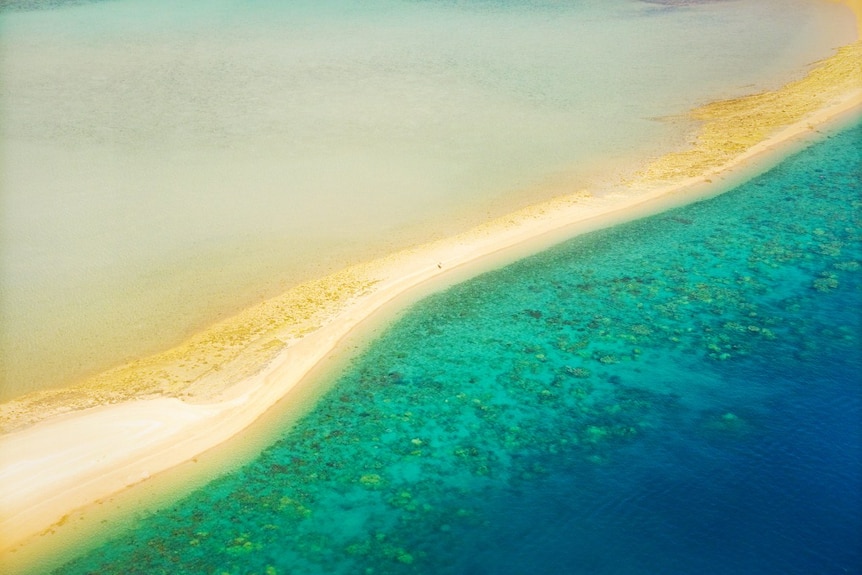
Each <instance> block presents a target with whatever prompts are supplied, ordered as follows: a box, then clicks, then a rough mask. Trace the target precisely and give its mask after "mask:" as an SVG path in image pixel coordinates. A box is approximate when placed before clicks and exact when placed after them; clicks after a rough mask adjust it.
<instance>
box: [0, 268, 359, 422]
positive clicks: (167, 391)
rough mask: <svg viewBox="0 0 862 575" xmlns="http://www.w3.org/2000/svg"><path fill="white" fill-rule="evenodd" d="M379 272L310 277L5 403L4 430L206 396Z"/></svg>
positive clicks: (312, 325) (342, 303)
mask: <svg viewBox="0 0 862 575" xmlns="http://www.w3.org/2000/svg"><path fill="white" fill-rule="evenodd" d="M375 281H376V280H374V279H372V273H371V272H370V269H369V268H368V267H367V266H354V267H351V268H348V269H346V270H342V271H340V272H337V273H334V274H332V275H329V276H327V277H324V278H322V279H318V280H313V281H309V282H306V283H303V284H301V285H298V286H296V287H294V288H293V289H291V290H289V291H287V292H286V293H284V294H282V295H280V296H278V297H275V298H272V299H269V300H266V301H264V302H262V303H260V304H258V305H255V306H253V307H251V308H249V309H247V310H245V311H243V312H241V313H239V314H237V315H236V316H233V317H231V318H229V319H227V320H224V321H222V322H219V323H217V324H215V325H213V326H212V327H210V328H208V329H207V330H205V331H203V332H201V333H199V334H196V335H194V336H192V337H191V338H189V339H188V340H186V341H185V342H183V343H182V344H180V345H178V346H176V347H173V348H171V349H168V350H166V351H164V352H161V353H158V354H155V355H152V356H149V357H144V358H141V359H137V360H134V361H132V362H130V363H127V364H124V365H120V366H118V367H115V368H113V369H110V370H108V371H105V372H102V373H99V374H97V375H94V376H92V377H88V378H86V379H84V380H83V381H81V382H80V383H78V384H76V385H72V386H69V387H63V388H58V389H47V390H41V391H37V392H33V393H29V394H27V395H24V396H21V397H19V398H15V399H12V400H10V401H7V402H5V403H3V404H0V432H3V433H7V432H10V431H14V430H16V429H19V428H22V427H25V426H27V425H30V424H33V423H36V422H38V421H40V420H43V419H46V418H49V417H51V416H54V415H58V414H61V413H65V412H69V411H75V410H80V409H86V408H88V407H95V406H99V405H106V404H112V403H119V402H122V401H128V400H131V399H139V398H143V397H152V396H162V397H179V398H183V399H185V400H188V401H204V400H207V399H211V398H213V397H215V396H217V395H218V394H219V393H221V392H223V391H224V390H225V389H227V388H228V387H230V386H231V385H233V384H235V383H238V382H240V381H242V380H243V379H245V378H247V377H249V376H251V375H253V374H255V373H257V372H258V371H260V370H261V369H262V368H263V367H264V366H266V365H267V364H268V363H269V362H270V361H272V359H273V358H274V357H275V356H276V355H277V354H278V353H279V352H280V351H282V350H283V349H284V348H285V347H287V346H288V345H290V343H291V342H292V341H295V340H296V339H298V338H301V337H303V336H304V335H306V334H308V333H310V332H313V331H315V330H316V329H318V328H319V327H320V326H321V325H323V324H324V323H325V322H326V320H327V318H330V317H331V316H333V315H334V314H336V313H337V312H338V311H340V310H342V309H344V308H345V307H346V306H347V305H348V304H349V303H350V301H352V299H354V298H355V297H357V296H359V295H361V294H363V293H364V292H366V291H367V290H368V289H370V288H371V286H373V284H374V283H375Z"/></svg>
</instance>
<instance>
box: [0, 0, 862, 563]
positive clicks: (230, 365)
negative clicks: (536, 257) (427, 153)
mask: <svg viewBox="0 0 862 575" xmlns="http://www.w3.org/2000/svg"><path fill="white" fill-rule="evenodd" d="M849 4H850V5H851V6H852V7H853V9H854V11H855V12H856V14H857V15H859V14H862V2H860V1H859V0H853V1H852V2H850V3H849ZM860 114H862V41H857V42H855V43H853V44H850V45H847V46H844V47H843V48H841V49H840V50H839V51H838V52H837V54H835V55H834V56H833V57H831V58H829V59H827V60H824V61H822V62H820V63H818V64H817V65H816V66H815V67H814V68H813V69H812V70H811V71H810V72H809V73H808V75H807V76H805V77H804V78H803V79H801V80H799V81H795V82H792V83H790V84H787V85H786V86H784V87H783V88H781V89H779V90H776V91H773V92H765V93H761V94H756V95H752V96H747V97H743V98H739V99H734V100H728V101H719V102H714V103H711V104H708V105H706V106H703V107H701V108H698V109H696V110H694V111H692V112H691V119H694V120H696V121H698V122H700V130H699V132H698V134H697V137H696V139H695V141H694V142H693V143H692V145H691V147H690V148H689V149H686V150H683V151H680V152H675V153H672V154H668V155H666V156H663V157H662V158H659V159H657V160H656V161H655V162H653V163H652V164H650V165H648V166H645V167H644V168H643V170H642V171H641V172H639V173H638V174H637V175H636V176H635V177H634V178H632V179H631V180H630V181H627V182H623V183H621V184H620V185H619V186H615V187H614V188H613V190H611V191H607V190H579V191H574V192H571V191H569V192H568V193H566V194H564V195H561V196H560V197H558V198H557V199H555V200H552V201H549V202H546V203H543V204H539V205H536V206H532V207H530V208H527V209H524V210H521V211H518V212H515V213H513V214H510V215H508V216H506V217H503V218H499V219H497V220H494V221H491V222H488V223H486V224H485V225H483V226H481V227H479V228H476V229H473V230H471V231H469V232H467V233H464V234H460V235H458V236H455V237H452V238H449V239H446V240H442V241H438V242H434V243H431V244H428V245H424V246H420V247H417V248H413V249H409V250H405V251H403V252H399V253H396V254H393V255H391V256H389V257H387V258H383V259H380V260H375V261H372V262H368V263H366V264H362V265H358V266H354V267H351V268H348V269H346V270H343V271H341V272H338V273H336V274H333V275H331V276H328V277H325V278H322V279H319V280H315V281H312V282H308V283H305V284H303V285H300V286H298V287H297V288H294V289H292V290H290V291H289V292H287V293H285V294H283V295H281V296H279V297H276V298H273V299H271V300H268V301H266V302H264V303H262V304H260V305H258V306H255V307H253V308H251V309H249V310H246V311H245V312H242V313H241V314H239V315H237V316H235V317H233V318H230V319H229V320H226V321H224V322H221V323H219V324H217V325H215V326H213V327H211V328H210V329H208V330H206V331H205V332H203V333H201V334H198V335H196V336H194V337H193V338H191V339H190V340H188V341H187V342H185V343H184V344H182V345H180V346H178V347H176V348H173V349H170V350H167V351H165V352H163V353H161V354H158V355H155V356H152V357H149V358H144V359H141V360H138V361H135V362H133V363H131V364H128V365H125V366H122V367H119V368H116V369H113V370H110V371H108V372H105V373H102V374H99V375H98V376H95V377H92V378H89V379H87V380H86V381H84V382H82V383H81V384H80V385H76V386H74V387H69V388H64V389H58V390H47V391H41V392H37V393H33V394H29V395H27V396H24V397H21V398H17V399H14V400H12V401H9V402H6V403H4V404H2V405H0V425H2V428H0V431H2V433H3V435H2V436H0V560H2V559H3V557H4V556H5V557H6V558H7V559H8V558H9V557H11V555H12V554H17V555H19V556H22V555H26V554H27V553H26V550H27V548H29V547H34V546H37V547H39V546H41V545H44V544H45V541H46V540H50V539H51V537H54V536H56V534H57V533H59V532H61V531H62V529H63V528H62V525H63V524H64V523H65V522H66V519H67V517H68V516H69V514H70V513H72V512H73V511H75V510H78V509H81V508H84V507H86V506H88V505H90V504H93V503H94V502H97V501H100V500H104V499H105V498H107V497H110V496H111V495H113V494H115V493H118V492H121V491H123V490H127V489H128V488H129V487H131V486H136V485H141V486H146V485H148V484H149V483H150V481H148V480H149V479H150V478H151V477H153V476H155V475H156V474H159V473H161V472H163V471H165V470H168V469H170V468H174V467H176V466H178V465H180V464H182V463H184V462H187V461H190V460H193V459H194V458H196V457H197V456H198V455H200V454H201V453H203V452H205V451H207V450H210V449H211V448H213V447H215V446H217V445H219V444H222V443H224V442H226V441H227V440H228V439H230V438H232V437H234V436H237V435H238V434H240V433H241V432H243V431H244V430H246V429H247V428H248V427H249V426H251V425H252V423H254V422H255V421H256V420H258V419H259V418H261V417H262V416H263V415H264V414H265V413H266V412H267V411H268V410H270V409H271V408H272V407H273V406H274V405H275V404H276V403H278V402H279V401H282V400H284V401H287V402H290V401H291V399H292V398H293V397H294V396H296V395H297V394H298V393H299V392H300V390H301V388H302V387H303V384H304V383H306V382H307V381H308V380H309V375H310V374H312V373H313V372H314V371H315V370H320V369H321V368H323V369H325V368H326V366H327V363H329V364H330V365H332V364H333V363H334V362H335V360H334V359H333V356H334V354H335V353H336V352H337V351H338V350H340V349H342V348H344V347H345V341H347V340H348V339H350V340H351V341H354V340H353V338H355V337H357V336H358V335H361V333H363V332H367V331H369V330H371V329H373V327H374V326H376V325H379V324H380V322H382V321H383V320H384V319H385V318H387V317H391V315H392V313H394V312H395V311H397V310H398V309H403V308H404V307H405V306H406V305H407V304H409V303H410V302H411V301H415V300H416V299H417V298H418V297H421V295H423V294H426V293H429V292H430V291H432V290H435V289H441V288H442V287H445V286H446V285H451V284H453V283H456V282H458V281H463V280H464V279H467V278H468V277H471V276H474V275H477V274H479V273H481V272H483V271H485V270H488V269H492V268H494V267H499V266H501V265H504V264H506V263H508V262H511V261H514V260H516V259H518V258H521V257H524V256H526V255H529V254H531V253H535V252H538V251H540V250H542V249H544V248H546V247H549V246H551V245H553V244H555V243H558V242H560V241H563V240H565V239H567V238H570V237H573V236H576V235H578V234H582V233H586V232H589V231H592V230H595V229H599V228H603V227H608V226H612V225H615V224H617V223H621V222H624V221H630V220H633V219H636V218H641V217H644V216H648V215H651V214H655V213H658V212H660V211H663V210H666V209H669V208H672V207H675V206H679V205H683V204H686V203H691V202H694V201H698V200H701V199H704V198H707V197H710V196H714V195H716V194H719V193H721V192H723V191H726V190H728V189H730V188H732V187H733V186H734V185H736V184H738V183H740V182H742V181H744V180H745V179H748V178H750V177H752V176H754V175H756V174H757V173H760V172H763V171H765V170H767V169H768V168H769V167H771V166H772V165H774V164H776V163H777V162H778V161H780V160H781V158H782V157H784V156H785V155H786V154H787V153H789V152H792V151H793V150H795V149H797V148H798V147H801V146H804V145H805V143H806V142H810V141H813V140H816V139H817V137H819V135H820V130H821V129H826V128H831V127H833V124H835V123H836V122H841V121H847V120H851V119H855V118H858V117H859V115H860ZM600 192H607V193H601V194H600ZM16 561H17V559H16Z"/></svg>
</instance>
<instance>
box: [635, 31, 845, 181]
mask: <svg viewBox="0 0 862 575" xmlns="http://www.w3.org/2000/svg"><path fill="white" fill-rule="evenodd" d="M856 90H862V41H857V42H854V43H853V44H849V45H847V46H843V47H842V48H840V49H839V50H838V52H837V53H836V54H835V55H834V56H832V57H830V58H827V59H825V60H823V61H821V62H820V63H819V65H817V66H816V67H815V68H814V69H813V70H811V72H810V73H809V74H807V75H806V76H805V77H804V78H802V79H800V80H797V81H794V82H790V83H789V84H786V85H785V86H783V87H782V88H780V89H779V90H775V91H768V92H762V93H759V94H753V95H750V96H744V97H742V98H735V99H731V100H720V101H717V102H712V103H709V104H707V105H705V106H701V107H699V108H696V109H695V110H693V111H692V112H691V113H690V114H689V115H688V117H689V118H690V119H693V120H696V121H698V122H701V123H702V124H701V125H700V127H699V129H698V133H697V136H696V139H695V142H694V144H693V146H692V147H691V148H690V149H687V150H683V151H680V152H673V153H670V154H667V155H665V156H662V157H661V158H659V159H658V160H656V161H655V162H653V163H651V164H650V165H649V166H647V167H646V168H645V169H644V170H643V171H642V172H641V173H640V174H639V178H640V180H641V181H646V182H666V181H674V180H680V179H686V178H693V177H697V176H700V175H703V174H704V173H707V172H709V171H710V170H715V169H717V168H720V167H721V166H723V165H725V164H727V163H728V162H729V161H730V160H732V159H733V158H734V157H736V156H738V155H739V154H742V153H743V152H745V151H746V150H748V149H749V148H751V147H752V146H754V145H756V144H758V143H760V142H762V141H764V140H765V139H766V138H768V137H769V136H771V135H773V134H774V133H775V132H777V131H778V130H779V129H781V128H783V127H786V126H789V125H791V124H794V123H796V122H799V121H801V120H804V119H805V117H806V116H808V115H809V114H811V113H813V112H815V111H817V110H819V109H821V108H824V107H826V106H829V105H831V104H833V103H835V102H836V101H838V100H840V98H841V97H842V96H844V95H846V94H848V93H851V92H853V91H856Z"/></svg>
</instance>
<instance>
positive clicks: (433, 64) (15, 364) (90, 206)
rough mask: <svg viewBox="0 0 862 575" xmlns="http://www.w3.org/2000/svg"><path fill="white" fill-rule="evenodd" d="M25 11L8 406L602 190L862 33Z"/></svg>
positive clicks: (12, 141) (761, 5)
mask: <svg viewBox="0 0 862 575" xmlns="http://www.w3.org/2000/svg"><path fill="white" fill-rule="evenodd" d="M680 4H684V5H680ZM34 5H38V6H40V7H41V8H42V9H38V10H30V9H27V8H28V7H32V6H34ZM3 6H4V8H3V10H2V11H0V75H2V83H0V119H2V132H0V150H2V170H0V186H2V188H0V192H2V196H0V202H2V203H0V208H1V209H0V234H2V235H0V242H2V243H0V247H2V250H0V271H2V273H0V282H2V284H0V288H2V299H0V306H2V307H0V314H2V315H0V319H2V322H1V323H0V325H2V327H0V355H2V358H3V361H2V377H3V380H2V387H3V391H2V393H3V396H4V397H8V396H12V395H16V394H19V393H21V392H23V391H25V390H29V389H36V388H43V387H49V386H52V385H56V384H59V383H63V382H68V381H70V380H73V379H74V378H76V377H80V376H82V375H84V374H87V373H91V372H93V371H95V370H99V369H103V368H105V367H108V366H110V365H112V364H115V363H116V362H119V361H122V360H125V359H129V358H132V357H135V356H138V355H140V354H143V353H147V352H152V351H155V350H158V349H161V348H163V347H164V346H166V345H169V344H170V343H172V342H175V341H177V340H178V339H179V338H181V337H183V336H184V335H186V334H188V333H190V332H192V331H194V330H196V329H199V328H201V327H202V326H205V325H207V324H209V323H211V322H213V321H214V320H216V319H218V318H220V317H224V316H225V315H226V314H229V313H231V312H233V311H236V310H237V309H239V308H242V307H243V306H246V305H248V304H250V303H252V302H255V301H257V300H259V299H260V298H262V297H265V296H267V295H273V294H275V293H278V292H280V291H282V290H283V289H285V288H287V287H289V286H291V285H294V284H295V283H297V282H299V281H301V280H302V279H305V278H308V277H312V276H315V275H320V274H323V273H325V272H327V271H331V270H334V269H337V268H339V267H341V266H342V265H344V264H346V263H348V262H350V261H355V260H357V259H362V258H366V257H369V256H371V255H375V254H382V253H386V252H388V251H390V250H392V249H394V248H396V247H399V246H403V245H405V244H408V243H411V242H415V241H420V240H424V239H428V238H430V237H439V236H441V235H446V234H447V233H451V232H453V231H455V230H458V229H460V228H462V227H464V226H466V225H468V224H470V223H473V222H477V221H480V220H481V219H482V218H483V217H485V216H486V215H487V214H488V213H489V212H499V211H503V210H505V209H507V208H510V207H513V206H517V205H521V204H524V203H529V202H530V201H535V200H537V199H541V194H542V193H545V194H546V193H547V192H541V193H540V192H538V191H536V190H538V189H540V184H542V183H544V182H546V181H547V180H548V178H553V177H559V176H560V175H561V174H562V175H564V176H565V177H566V178H571V179H572V181H576V182H579V181H584V180H586V179H589V178H591V177H606V176H607V175H608V174H609V173H611V171H612V170H611V166H614V165H627V163H628V162H630V161H631V159H632V158H637V157H642V156H643V155H644V154H649V153H654V152H657V151H660V150H662V149H666V148H667V146H670V145H676V144H678V143H680V141H679V138H678V134H677V132H676V131H675V130H676V129H675V128H674V127H673V126H672V125H670V124H667V123H662V122H659V121H656V119H655V118H658V117H662V116H667V115H673V114H679V113H682V112H684V111H685V110H687V109H689V108H691V107H693V106H695V105H697V104H700V103H704V102H706V101H709V100H711V99H713V98H716V97H729V96H736V95H741V94H743V93H747V92H750V91H752V90H757V89H763V88H772V87H776V86H777V85H779V84H781V83H783V82H784V81H786V80H788V79H790V78H793V77H798V75H799V74H800V73H801V72H802V71H804V69H805V67H806V66H807V65H808V64H809V63H811V62H812V61H813V60H815V59H818V58H822V57H825V56H828V55H830V54H831V53H832V49H833V48H834V47H836V46H838V45H840V44H841V43H843V42H845V41H847V40H848V39H849V38H850V35H851V32H852V29H851V25H852V19H851V18H850V17H849V16H848V13H847V12H846V11H845V10H844V9H843V8H841V7H839V6H837V5H833V4H823V5H821V4H820V3H816V2H808V1H801V0H783V1H781V2H778V1H774V2H768V1H767V2H755V1H753V0H752V1H736V2H695V3H675V2H658V3H656V2H640V1H635V0H611V1H606V0H605V1H602V2H598V1H579V2H543V1H540V0H537V1H532V2H528V1H507V2H496V1H490V0H489V1H478V2H456V1H452V2H438V1H401V0H375V1H373V2H347V1H343V0H342V1H325V2H300V1H297V2H283V3H282V2H266V1H256V2H239V1H227V0H223V1H220V2H212V1H208V2H202V1H189V2H182V3H177V2H167V1H159V0H155V1H146V2H144V1H142V0H116V1H108V2H93V3H87V2H76V3H68V4H66V3H56V4H53V3H47V2H45V3H39V2H6V3H4V4H3Z"/></svg>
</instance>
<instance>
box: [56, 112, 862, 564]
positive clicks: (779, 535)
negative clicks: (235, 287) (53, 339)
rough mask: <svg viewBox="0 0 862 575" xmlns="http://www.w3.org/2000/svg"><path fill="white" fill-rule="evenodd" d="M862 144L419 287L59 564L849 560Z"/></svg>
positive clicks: (858, 472)
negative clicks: (422, 296)
mask: <svg viewBox="0 0 862 575" xmlns="http://www.w3.org/2000/svg"><path fill="white" fill-rule="evenodd" d="M860 141H862V124H857V125H855V126H854V127H852V128H851V129H847V130H845V131H843V132H840V133H836V134H833V135H832V136H830V137H828V138H826V139H824V140H823V141H822V142H820V143H817V144H815V145H813V146H812V147H810V148H808V149H806V150H804V151H802V152H801V153H799V154H797V155H795V156H792V157H790V158H788V159H787V160H786V161H784V162H783V163H781V164H780V165H779V166H777V167H776V168H774V169H773V170H771V171H770V172H768V173H766V174H765V175H763V176H760V177H758V178H756V179H754V180H752V181H750V182H748V183H746V184H744V185H742V186H740V187H739V188H737V189H735V190H733V191H731V192H728V193H727V194H725V195H722V196H720V197H718V198H715V199H712V200H709V201H705V202H702V203H699V204H695V205H691V206H688V207H685V208H682V209H677V210H674V211H671V212H667V213H665V214H662V215H659V216H656V217H652V218H649V219H645V220H642V221H638V222H634V223H631V224H627V225H621V226H618V227H616V228H613V229H610V230H606V231H601V232H597V233H593V234H590V235H587V236H583V237H580V238H577V239H574V240H571V241H569V242H567V243H565V244H562V245H560V246H558V247H556V248H554V249H551V250H549V251H547V252H545V253H542V254H540V255H538V256H535V257H531V258H529V259H525V260H523V261H520V262H518V263H516V264H514V265H511V266H508V267H506V268H504V269H501V270H498V271H495V272H492V273H487V274H485V275H483V276H480V277H478V278H476V279H474V280H471V281H468V282H465V283H463V284H461V285H457V286H455V287H452V288H450V289H448V290H447V291H445V292H443V293H439V294H437V295H434V296H432V297H429V298H427V299H426V300H423V301H422V302H420V303H419V304H417V305H415V306H414V307H413V308H412V309H410V310H409V312H408V313H406V314H405V315H404V316H403V317H402V318H401V319H399V320H398V321H397V322H396V323H395V324H394V325H392V326H391V327H390V328H389V329H387V330H386V331H385V332H384V333H383V334H382V335H381V336H380V337H379V339H377V340H376V341H374V342H373V343H372V344H371V345H370V347H369V348H368V349H367V350H366V351H365V352H364V353H363V354H362V355H361V356H359V357H358V358H356V359H355V360H354V362H353V363H352V364H351V365H350V366H349V368H348V369H347V370H346V371H345V372H344V373H343V374H342V375H340V376H339V377H338V380H337V382H335V384H334V387H333V388H332V390H331V391H330V392H329V393H328V394H327V395H326V396H325V397H324V398H323V399H322V400H321V401H320V402H319V404H318V405H317V406H316V407H315V408H314V410H313V411H312V412H310V413H309V414H308V415H307V416H306V417H305V418H304V419H302V420H301V421H300V422H299V423H298V424H297V425H296V426H295V427H293V428H292V429H290V430H289V431H286V432H285V433H284V435H283V436H282V437H281V438H280V439H279V440H278V441H277V442H276V443H275V444H273V445H272V446H271V447H269V448H268V449H266V450H265V451H264V452H263V453H262V454H261V455H260V456H259V457H258V458H257V459H256V460H254V461H253V462H251V463H250V464H248V465H246V466H245V467H243V468H241V469H239V470H237V471H235V472H232V473H229V474H227V475H225V476H223V477H221V478H219V479H216V480H215V481H213V482H212V483H210V484H209V485H207V486H206V487H204V488H202V489H200V490H198V491H196V492H195V493H193V494H191V495H190V496H188V497H187V498H185V499H184V500H182V501H180V502H178V503H176V504H175V505H173V506H171V507H169V508H166V509H163V510H161V511H158V512H156V513H153V514H152V515H150V516H147V517H145V518H141V519H140V520H139V521H137V522H136V525H135V527H134V528H133V529H131V530H129V531H128V532H125V533H122V534H118V535H117V537H116V539H115V540H113V541H111V542H110V543H108V544H106V545H104V546H102V547H101V548H99V549H97V550H95V551H93V552H91V553H89V554H88V555H86V556H84V557H82V558H78V559H76V560H74V561H72V562H70V563H69V564H67V565H65V566H64V567H62V568H61V569H58V570H57V571H56V573H58V574H59V573H62V574H73V573H81V574H83V573H102V574H104V573H124V574H131V573H146V574H148V575H149V574H154V573H236V574H239V573H249V574H250V573H258V574H267V575H270V574H272V573H291V574H306V573H307V574H335V573H345V574H354V573H375V574H376V573H434V574H438V573H442V574H446V573H452V574H456V573H457V574H474V575H478V574H516V573H549V574H550V573H583V574H591V575H593V574H626V575H628V574H644V575H646V574H650V575H654V574H663V573H667V574H691V573H700V574H730V573H733V574H739V573H745V574H783V575H788V574H800V575H803V574H805V575H809V574H813V573H824V574H825V573H860V565H862V544H861V543H860V542H862V457H860V456H862V453H860V451H862V449H860V445H862V444H860V440H862V430H860V421H862V417H860V416H862V394H860V387H859V384H860V373H862V352H860V349H862V346H860V341H859V339H860V336H862V325H860V310H862V289H860V288H862V285H860V284H862V270H860V264H862V241H860V240H862V237H860V231H862V227H860V216H862V209H860V207H862V205H860V204H862V202H860V197H862V196H860V194H862V179H860V175H862V174H860V165H862V149H860V146H859V142H860Z"/></svg>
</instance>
